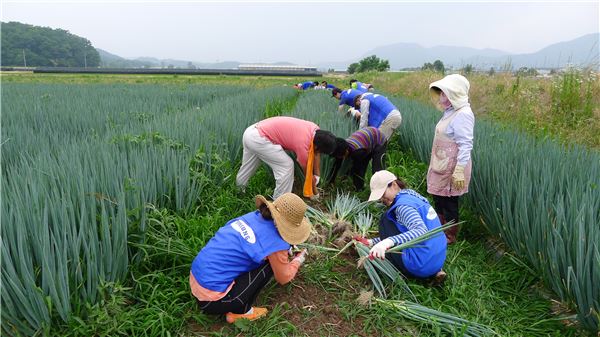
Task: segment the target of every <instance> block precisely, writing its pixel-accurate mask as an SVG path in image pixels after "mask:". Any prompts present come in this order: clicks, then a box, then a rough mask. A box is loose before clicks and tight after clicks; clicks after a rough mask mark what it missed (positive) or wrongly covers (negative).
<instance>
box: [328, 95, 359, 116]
mask: <svg viewBox="0 0 600 337" xmlns="http://www.w3.org/2000/svg"><path fill="white" fill-rule="evenodd" d="M364 93H365V92H364V91H361V90H355V89H346V90H341V89H339V88H334V89H333V90H331V97H335V98H337V99H338V100H339V101H340V104H339V105H338V111H339V112H340V113H343V111H344V105H347V106H349V107H350V108H349V109H348V112H347V115H348V116H351V117H353V118H355V119H357V120H358V119H359V118H360V114H357V112H358V110H356V109H355V108H354V101H355V99H356V97H360V96H361V95H362V94H364Z"/></svg>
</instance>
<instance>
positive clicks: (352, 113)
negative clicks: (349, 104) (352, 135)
mask: <svg viewBox="0 0 600 337" xmlns="http://www.w3.org/2000/svg"><path fill="white" fill-rule="evenodd" d="M348 115H350V116H352V117H354V118H359V117H360V111H358V110H356V109H354V108H350V109H348Z"/></svg>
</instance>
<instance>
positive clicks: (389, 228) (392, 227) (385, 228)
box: [379, 213, 417, 278]
mask: <svg viewBox="0 0 600 337" xmlns="http://www.w3.org/2000/svg"><path fill="white" fill-rule="evenodd" d="M398 234H400V230H399V229H398V227H396V224H395V223H394V222H393V221H392V220H390V219H388V217H387V216H386V213H383V215H382V216H381V220H380V221H379V238H380V239H381V240H383V239H387V238H389V237H390V236H395V235H398ZM385 257H386V258H387V259H388V260H390V261H391V262H392V264H393V265H394V266H396V268H398V269H399V270H400V272H402V275H404V276H406V277H411V278H417V277H416V276H414V275H413V274H411V273H410V272H409V271H408V270H407V269H406V267H405V266H404V261H402V254H399V253H386V254H385Z"/></svg>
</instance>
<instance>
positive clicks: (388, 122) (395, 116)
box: [379, 110, 402, 140]
mask: <svg viewBox="0 0 600 337" xmlns="http://www.w3.org/2000/svg"><path fill="white" fill-rule="evenodd" d="M400 123H402V115H400V111H398V110H392V111H391V112H390V114H389V115H388V116H387V117H386V118H385V119H384V120H383V122H382V123H381V125H380V126H379V131H381V133H382V134H383V135H384V136H385V139H388V140H389V139H390V138H392V134H393V133H394V130H396V129H397V128H398V127H399V126H400Z"/></svg>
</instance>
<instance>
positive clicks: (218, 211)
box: [3, 75, 583, 336]
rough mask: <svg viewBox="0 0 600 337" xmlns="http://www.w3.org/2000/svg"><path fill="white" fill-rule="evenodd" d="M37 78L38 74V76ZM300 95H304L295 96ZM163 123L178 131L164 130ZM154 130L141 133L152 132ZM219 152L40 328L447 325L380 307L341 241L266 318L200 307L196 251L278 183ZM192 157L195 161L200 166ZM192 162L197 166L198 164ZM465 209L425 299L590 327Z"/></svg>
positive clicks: (279, 294) (505, 317) (226, 330)
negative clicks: (191, 188)
mask: <svg viewBox="0 0 600 337" xmlns="http://www.w3.org/2000/svg"><path fill="white" fill-rule="evenodd" d="M11 76H12V75H11ZM53 76H56V75H52V76H50V75H49V76H48V77H45V76H44V77H43V78H41V79H39V80H40V81H52V80H55V79H57V78H58V79H59V81H62V80H73V81H75V82H74V83H88V82H89V81H95V80H98V81H111V80H113V81H124V82H121V83H130V82H126V81H129V80H132V81H134V82H133V83H135V81H137V80H138V79H133V78H132V79H127V78H116V79H115V78H112V79H110V78H109V79H107V78H97V79H96V78H95V77H94V76H95V75H90V77H89V78H88V77H86V76H87V75H86V76H82V75H70V76H72V78H66V79H65V78H62V77H60V76H59V77H53ZM78 76H79V77H78ZM103 76H106V75H103ZM98 77H101V76H98ZM181 77H183V76H181ZM5 80H6V76H3V81H5ZM21 80H22V79H21ZM27 80H32V81H34V80H38V79H36V78H34V77H31V78H28V79H27ZM157 80H158V79H157ZM160 80H161V81H162V80H164V81H167V82H168V81H169V80H173V81H180V80H183V79H180V78H178V77H174V78H172V79H169V78H161V79H160ZM185 80H190V79H185ZM194 80H196V79H194ZM197 80H198V81H201V80H202V79H201V78H198V79H197ZM211 80H214V81H215V82H214V83H218V82H217V81H219V80H221V79H218V78H217V79H207V81H211ZM235 80H236V79H231V78H229V79H226V81H235ZM272 80H275V79H272ZM278 80H282V81H283V79H278ZM77 81H82V82H77ZM148 81H152V79H148ZM240 81H242V80H240ZM248 81H250V80H248ZM181 83H185V82H181ZM260 83H262V82H261V81H258V82H256V83H255V85H260ZM292 83H293V82H292ZM297 98H298V97H297V96H295V97H294V98H293V100H295V99H297ZM332 104H333V103H332ZM291 108H292V105H291V104H289V103H287V102H274V103H273V104H271V105H269V106H268V107H267V109H266V112H265V113H267V114H268V115H278V114H281V113H284V112H285V111H289V110H291ZM332 112H333V111H332ZM140 134H141V133H139V134H138V135H140ZM160 135H164V136H168V135H167V134H163V133H161V134H160ZM146 139H147V138H143V137H142V140H143V141H146ZM153 139H154V138H153ZM165 139H167V141H166V143H167V144H171V143H170V142H169V141H168V139H170V138H165ZM165 139H163V138H160V141H159V142H158V143H159V144H154V143H153V142H151V143H152V146H156V145H160V146H164V144H165ZM138 140H139V139H138ZM128 141H131V139H129V140H128ZM171 145H172V144H171ZM393 145H394V146H391V147H390V149H389V150H388V153H389V156H388V165H389V167H390V170H392V171H393V172H395V173H396V174H398V175H399V176H401V177H402V178H404V179H405V180H407V181H408V182H409V185H410V187H412V188H414V189H416V190H417V191H419V192H421V193H424V189H425V184H424V176H425V174H424V173H425V170H426V167H427V165H425V164H423V163H419V162H417V161H416V160H415V159H414V158H413V157H412V156H411V155H410V154H409V153H408V152H406V151H402V150H403V149H401V148H400V147H398V146H397V142H393ZM216 163H217V164H218V163H223V165H224V166H223V167H220V166H219V167H216V168H215V170H221V169H222V172H221V174H219V175H218V176H219V179H218V181H216V182H207V183H206V185H205V187H204V188H203V189H202V190H201V191H199V192H198V193H199V194H198V195H197V196H195V200H197V201H200V200H201V201H202V202H199V203H197V204H196V205H195V207H193V208H192V209H191V210H188V209H186V210H184V209H180V210H176V207H170V208H156V207H147V210H148V214H147V219H146V226H147V227H148V228H149V230H148V232H147V234H148V236H147V241H146V242H145V244H144V245H139V244H134V243H132V242H137V241H135V240H132V239H135V238H130V245H131V246H132V247H138V248H139V252H140V254H138V255H137V257H136V261H137V263H136V264H135V265H134V266H133V267H132V268H130V269H129V271H128V274H127V275H128V276H127V277H126V279H125V280H124V281H117V282H113V283H106V284H103V285H101V286H100V287H99V288H100V289H99V297H100V301H99V302H98V303H97V304H95V305H87V310H85V311H84V312H86V314H85V315H80V316H73V317H71V319H70V320H69V321H68V322H66V323H58V324H54V325H52V326H50V327H47V328H46V329H45V330H43V331H42V334H44V335H53V336H91V335H94V336H170V335H213V336H231V335H252V336H291V335H294V336H304V335H308V336H327V335H330V336H340V335H349V336H373V335H375V336H414V335H422V336H442V335H446V334H445V332H443V331H442V330H440V329H439V328H438V327H436V326H435V325H429V324H418V323H414V322H411V321H407V320H405V319H403V318H402V317H398V316H397V315H396V312H395V311H394V310H391V309H390V308H389V307H385V306H380V305H377V304H375V303H374V304H372V306H370V307H365V306H360V305H359V304H358V303H357V301H356V298H357V297H358V294H359V293H360V291H361V290H371V289H370V286H369V284H370V283H369V281H368V278H367V275H366V273H365V272H364V271H363V270H360V269H356V266H355V262H356V258H357V257H356V256H354V255H349V254H350V253H344V254H340V255H337V256H336V253H335V252H324V251H323V252H317V251H315V250H311V255H310V256H309V257H308V260H307V263H306V264H305V266H304V267H303V268H302V269H301V271H300V274H299V275H298V277H297V279H295V280H294V281H293V282H292V283H291V284H289V285H286V286H284V287H281V286H278V285H274V284H271V285H270V286H268V287H267V288H266V289H265V290H264V291H263V293H262V294H261V295H260V296H259V303H258V304H259V305H265V306H267V307H268V308H269V310H270V314H269V316H268V317H267V318H265V319H262V320H260V321H257V322H253V323H248V322H241V323H238V324H236V325H227V324H226V323H224V320H223V318H222V317H214V316H208V315H204V314H203V313H201V312H200V311H199V310H198V308H197V306H196V303H195V300H194V298H193V297H192V296H191V294H190V291H189V284H188V276H189V267H190V264H191V260H192V259H193V257H194V256H195V254H196V253H197V251H199V250H200V249H201V247H202V246H203V245H204V244H205V243H206V242H207V241H208V240H209V239H210V238H211V237H212V235H213V233H214V232H215V231H216V230H217V229H218V228H219V227H220V226H222V225H223V224H225V222H227V221H228V220H230V219H231V217H232V216H234V215H232V212H233V211H234V210H235V215H239V214H243V213H244V212H248V211H250V210H252V209H253V207H254V203H253V201H252V197H253V196H254V195H255V194H259V193H260V194H264V195H265V194H269V191H271V192H272V187H273V186H274V181H273V177H272V175H271V174H270V173H269V172H268V170H267V169H265V168H264V167H263V168H261V169H259V171H258V172H257V174H256V175H255V176H254V177H253V178H252V179H251V181H250V185H249V186H248V188H247V191H246V192H245V193H242V192H239V191H237V190H236V188H235V187H234V179H235V168H236V167H237V166H238V165H239V163H235V162H233V163H230V162H227V161H226V160H225V161H217V162H216ZM191 169H192V171H193V170H194V169H195V168H194V166H192V167H191ZM191 174H192V175H193V172H191ZM368 178H369V177H367V179H368ZM350 185H351V183H350V182H349V181H348V180H342V179H339V181H338V182H337V184H336V185H335V186H331V187H328V195H335V193H333V191H334V190H335V189H337V188H343V189H344V190H349V189H348V187H349V186H350ZM355 195H356V196H358V197H359V198H360V199H361V200H366V197H367V195H368V191H366V190H365V191H361V192H358V193H355ZM327 201H329V200H328V199H325V200H322V203H323V204H322V205H324V204H325V203H326V202H327ZM322 205H321V206H322ZM315 206H316V205H315ZM461 218H462V219H463V220H466V224H465V225H464V226H462V229H461V237H462V238H464V239H465V240H462V241H459V243H458V244H456V245H453V246H451V247H450V248H449V251H448V260H447V261H448V262H447V266H446V267H445V270H446V271H447V272H448V274H449V279H448V281H447V283H446V285H445V286H444V288H429V287H426V286H424V285H422V284H420V283H418V282H415V281H409V284H410V286H411V289H412V290H413V292H414V293H415V295H416V296H417V299H418V300H419V301H420V302H421V303H422V304H423V305H426V306H429V307H431V308H434V309H438V310H442V311H446V312H449V313H452V314H455V315H457V316H460V317H462V318H465V319H469V320H474V321H477V322H479V323H482V324H486V325H490V326H491V327H492V328H494V330H496V331H497V332H499V333H500V335H502V336H541V335H543V336H576V335H580V334H582V333H583V332H582V331H579V330H576V329H575V328H574V327H569V326H565V324H563V322H562V321H561V319H562V316H564V315H567V316H569V315H570V314H569V313H566V314H563V313H562V312H560V311H559V309H560V308H559V307H557V306H556V305H555V303H554V302H553V301H552V300H551V299H550V298H549V296H548V294H547V293H546V291H545V290H544V288H543V287H542V286H541V284H540V281H539V277H538V275H535V274H533V273H532V272H531V269H530V268H529V267H528V266H527V264H525V263H523V262H522V261H520V260H519V259H517V258H516V257H515V256H513V255H512V254H511V253H505V252H504V253H503V252H501V251H500V252H499V251H498V250H497V249H496V246H495V245H494V246H492V245H490V244H488V239H487V234H486V231H485V229H484V228H483V226H482V224H481V221H480V220H479V218H478V216H477V215H475V214H471V213H470V212H469V211H468V210H467V209H465V208H462V209H461ZM133 226H135V224H133ZM388 287H389V288H388V290H389V292H390V295H391V296H392V297H393V296H394V295H395V294H396V295H398V294H399V292H400V291H401V289H399V288H394V287H393V286H390V285H388ZM55 322H56V321H55Z"/></svg>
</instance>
